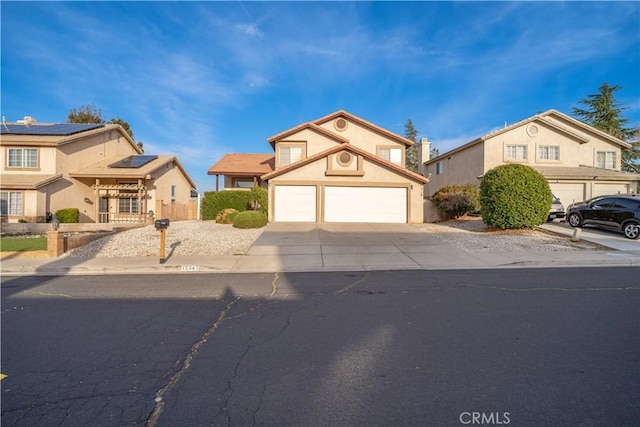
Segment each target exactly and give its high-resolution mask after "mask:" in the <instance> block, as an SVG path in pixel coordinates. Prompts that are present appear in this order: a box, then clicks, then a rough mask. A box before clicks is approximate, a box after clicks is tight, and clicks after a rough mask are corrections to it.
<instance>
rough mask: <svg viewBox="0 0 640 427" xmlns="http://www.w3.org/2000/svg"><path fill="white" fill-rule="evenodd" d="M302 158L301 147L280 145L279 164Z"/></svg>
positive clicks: (293, 161)
mask: <svg viewBox="0 0 640 427" xmlns="http://www.w3.org/2000/svg"><path fill="white" fill-rule="evenodd" d="M301 159H302V147H280V164H281V165H290V164H292V163H295V162H298V161H300V160H301Z"/></svg>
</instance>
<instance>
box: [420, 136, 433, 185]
mask: <svg viewBox="0 0 640 427" xmlns="http://www.w3.org/2000/svg"><path fill="white" fill-rule="evenodd" d="M430 157H431V141H429V138H420V147H419V148H418V173H419V174H420V175H423V176H424V172H425V169H424V162H426V161H428V160H429V158H430Z"/></svg>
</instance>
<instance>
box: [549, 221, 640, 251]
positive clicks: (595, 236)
mask: <svg viewBox="0 0 640 427" xmlns="http://www.w3.org/2000/svg"><path fill="white" fill-rule="evenodd" d="M541 228H543V229H545V230H548V231H553V232H554V233H558V234H563V235H565V236H573V232H574V231H575V228H573V227H571V226H570V225H569V224H568V223H566V222H555V221H554V222H548V223H546V224H543V225H542V226H541ZM581 239H583V240H586V241H588V242H592V243H597V244H599V245H602V246H606V247H608V248H612V249H616V250H618V251H631V252H633V251H635V252H637V253H638V255H639V256H640V239H637V240H631V239H627V238H626V237H624V234H622V233H619V232H616V231H610V230H602V229H599V228H593V227H583V228H582V233H581Z"/></svg>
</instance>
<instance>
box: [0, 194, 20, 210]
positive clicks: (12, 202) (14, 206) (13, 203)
mask: <svg viewBox="0 0 640 427" xmlns="http://www.w3.org/2000/svg"><path fill="white" fill-rule="evenodd" d="M0 214H2V215H22V192H21V191H2V192H0Z"/></svg>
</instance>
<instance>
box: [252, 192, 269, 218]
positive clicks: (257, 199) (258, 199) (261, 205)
mask: <svg viewBox="0 0 640 427" xmlns="http://www.w3.org/2000/svg"><path fill="white" fill-rule="evenodd" d="M251 202H252V203H253V204H257V206H256V210H257V211H260V212H263V213H267V212H269V196H268V193H267V190H266V189H264V188H262V187H253V188H252V189H251Z"/></svg>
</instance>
